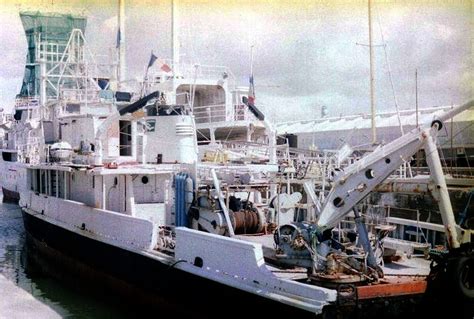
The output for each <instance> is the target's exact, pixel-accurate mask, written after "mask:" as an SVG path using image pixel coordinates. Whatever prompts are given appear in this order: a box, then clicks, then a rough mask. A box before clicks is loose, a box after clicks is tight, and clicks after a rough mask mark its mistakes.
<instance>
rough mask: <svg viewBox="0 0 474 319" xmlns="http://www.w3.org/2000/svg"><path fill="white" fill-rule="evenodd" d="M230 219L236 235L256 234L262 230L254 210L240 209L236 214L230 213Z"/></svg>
mask: <svg viewBox="0 0 474 319" xmlns="http://www.w3.org/2000/svg"><path fill="white" fill-rule="evenodd" d="M230 217H231V222H232V226H233V227H234V232H235V233H236V234H256V233H258V232H261V231H262V229H263V225H262V223H261V222H260V217H259V214H258V212H257V209H255V208H253V209H251V210H249V209H242V210H239V211H236V212H233V211H230Z"/></svg>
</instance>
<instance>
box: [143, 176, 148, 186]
mask: <svg viewBox="0 0 474 319" xmlns="http://www.w3.org/2000/svg"><path fill="white" fill-rule="evenodd" d="M142 183H143V184H148V176H143V177H142Z"/></svg>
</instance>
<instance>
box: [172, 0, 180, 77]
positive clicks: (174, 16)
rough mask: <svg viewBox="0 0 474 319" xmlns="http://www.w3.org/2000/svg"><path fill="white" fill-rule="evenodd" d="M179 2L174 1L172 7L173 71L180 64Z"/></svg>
mask: <svg viewBox="0 0 474 319" xmlns="http://www.w3.org/2000/svg"><path fill="white" fill-rule="evenodd" d="M177 2H178V0H172V1H171V3H172V7H171V48H172V56H173V64H174V66H173V70H174V71H176V66H177V65H178V64H179V40H178V4H177Z"/></svg>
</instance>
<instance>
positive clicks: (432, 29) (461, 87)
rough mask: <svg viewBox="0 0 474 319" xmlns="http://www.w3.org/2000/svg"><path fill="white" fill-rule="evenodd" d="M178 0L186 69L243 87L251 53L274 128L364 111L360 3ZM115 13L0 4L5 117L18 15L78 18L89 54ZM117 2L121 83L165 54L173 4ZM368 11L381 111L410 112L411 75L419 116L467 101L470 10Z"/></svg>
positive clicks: (107, 38)
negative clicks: (209, 68) (122, 41)
mask: <svg viewBox="0 0 474 319" xmlns="http://www.w3.org/2000/svg"><path fill="white" fill-rule="evenodd" d="M175 1H177V6H178V14H179V16H178V19H179V20H178V21H179V23H178V25H179V39H180V46H181V47H180V53H181V54H182V55H181V60H182V61H186V62H190V63H200V64H207V65H223V66H227V67H229V68H230V69H231V70H232V73H233V74H234V75H235V76H236V78H237V80H238V83H239V84H241V85H243V86H245V85H248V78H249V72H250V71H249V70H250V46H252V45H253V47H254V64H253V70H254V79H255V80H254V81H255V87H256V102H257V105H260V106H261V107H262V109H263V111H264V112H265V114H266V115H267V116H268V117H269V118H270V119H272V120H275V121H291V120H298V119H309V118H319V117H320V116H321V107H322V106H323V105H324V106H326V107H327V110H328V113H329V114H328V115H329V116H339V115H341V114H344V115H346V114H359V113H368V112H370V90H369V48H368V47H367V44H368V6H367V1H359V0H345V1H344V0H334V1H329V0H325V1H323V0H293V1H287V0H273V1H270V0H251V1H248V0H228V1H217V0H175ZM117 4H118V0H116V1H115V0H114V1H111V0H101V1H97V0H82V1H81V0H72V1H63V0H62V1H59V0H44V1H40V0H29V1H24V0H0V46H1V47H0V52H1V55H0V57H1V58H0V107H3V108H4V109H6V110H8V109H11V107H12V105H13V103H14V98H15V95H16V94H17V93H18V92H19V89H20V86H21V82H22V78H23V70H24V63H25V57H26V38H25V36H24V33H23V28H22V25H21V21H20V18H19V16H18V13H19V12H20V11H36V10H41V11H42V12H64V13H73V14H80V15H84V16H86V17H87V18H88V22H87V28H86V38H87V41H88V43H89V45H90V47H91V50H92V52H95V53H104V52H108V50H110V48H113V47H114V46H115V41H116V32H117V22H116V20H117V12H118V8H117ZM125 4H126V31H125V37H126V45H127V49H126V52H127V74H128V77H129V78H137V77H142V76H143V70H144V68H145V67H146V65H147V63H148V60H149V57H150V52H151V50H153V52H154V53H155V55H157V56H159V57H160V58H170V57H171V37H170V30H171V0H167V1H153V0H136V1H133V0H125ZM372 8H373V10H372V12H373V13H372V22H373V23H372V28H373V43H374V45H377V46H375V47H374V58H375V59H374V66H375V99H376V108H377V111H393V110H394V109H395V99H396V100H397V101H398V105H399V107H400V109H412V108H415V70H417V72H418V101H419V105H420V107H432V106H440V105H451V104H462V103H465V102H466V101H468V100H469V99H472V97H473V94H472V93H473V87H472V83H474V82H473V79H472V72H471V71H472V66H473V55H472V52H473V51H472V50H473V33H472V22H473V21H472V19H473V8H472V1H469V0H449V1H433V0H431V1H424V0H418V1H404V0H400V1H389V0H386V1H383V0H374V1H373V6H372ZM383 44H384V45H385V46H383ZM387 62H388V63H387ZM389 71H390V72H389ZM389 75H391V78H392V81H393V89H392V85H391V82H390V77H389ZM394 96H395V98H394Z"/></svg>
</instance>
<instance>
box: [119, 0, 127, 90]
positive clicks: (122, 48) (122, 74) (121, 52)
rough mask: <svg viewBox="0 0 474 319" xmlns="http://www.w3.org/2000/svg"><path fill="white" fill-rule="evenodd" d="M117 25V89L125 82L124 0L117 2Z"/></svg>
mask: <svg viewBox="0 0 474 319" xmlns="http://www.w3.org/2000/svg"><path fill="white" fill-rule="evenodd" d="M118 25H119V31H118V32H119V35H118V36H119V43H118V45H119V59H118V60H119V61H118V62H119V74H118V82H119V83H118V87H119V88H120V87H121V86H122V83H123V82H124V81H125V76H126V75H125V72H126V71H125V70H126V61H125V0H119V12H118Z"/></svg>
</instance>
